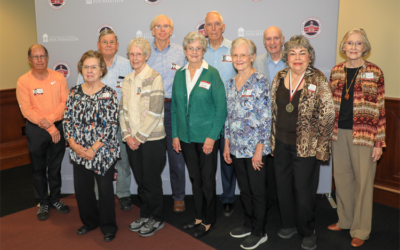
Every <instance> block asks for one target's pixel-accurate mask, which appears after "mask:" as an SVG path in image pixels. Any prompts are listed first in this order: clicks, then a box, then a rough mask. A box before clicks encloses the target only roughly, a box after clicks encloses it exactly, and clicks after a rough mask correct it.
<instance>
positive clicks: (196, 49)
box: [186, 47, 203, 53]
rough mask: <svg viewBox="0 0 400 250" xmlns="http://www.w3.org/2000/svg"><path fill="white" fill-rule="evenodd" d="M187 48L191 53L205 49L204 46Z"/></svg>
mask: <svg viewBox="0 0 400 250" xmlns="http://www.w3.org/2000/svg"><path fill="white" fill-rule="evenodd" d="M186 50H187V51H189V52H190V53H193V52H200V51H203V48H202V47H197V48H193V47H189V48H186Z"/></svg>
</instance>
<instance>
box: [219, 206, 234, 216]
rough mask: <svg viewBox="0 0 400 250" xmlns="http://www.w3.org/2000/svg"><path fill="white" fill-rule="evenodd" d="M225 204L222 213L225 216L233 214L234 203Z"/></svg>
mask: <svg viewBox="0 0 400 250" xmlns="http://www.w3.org/2000/svg"><path fill="white" fill-rule="evenodd" d="M223 206H224V211H223V212H222V214H223V215H224V216H225V217H229V216H231V215H232V214H233V203H225V204H223Z"/></svg>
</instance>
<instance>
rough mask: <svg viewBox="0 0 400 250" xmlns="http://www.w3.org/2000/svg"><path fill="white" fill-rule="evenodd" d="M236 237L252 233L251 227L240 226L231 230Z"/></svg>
mask: <svg viewBox="0 0 400 250" xmlns="http://www.w3.org/2000/svg"><path fill="white" fill-rule="evenodd" d="M230 234H231V236H232V237H234V238H243V237H246V236H249V235H250V234H251V228H245V227H239V228H236V229H233V230H232V231H231V232H230Z"/></svg>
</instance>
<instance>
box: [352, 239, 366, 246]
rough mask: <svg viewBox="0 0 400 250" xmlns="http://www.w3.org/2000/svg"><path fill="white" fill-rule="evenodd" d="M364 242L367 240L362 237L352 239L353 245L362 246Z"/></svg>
mask: <svg viewBox="0 0 400 250" xmlns="http://www.w3.org/2000/svg"><path fill="white" fill-rule="evenodd" d="M364 242H365V240H362V239H359V238H357V237H354V238H353V239H352V240H351V246H352V247H360V246H362V245H363V244H364Z"/></svg>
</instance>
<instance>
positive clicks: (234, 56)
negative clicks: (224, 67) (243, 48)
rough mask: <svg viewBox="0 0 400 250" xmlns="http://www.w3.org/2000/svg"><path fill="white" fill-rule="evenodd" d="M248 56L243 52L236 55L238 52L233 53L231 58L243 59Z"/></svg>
mask: <svg viewBox="0 0 400 250" xmlns="http://www.w3.org/2000/svg"><path fill="white" fill-rule="evenodd" d="M248 56H250V55H245V54H241V55H238V54H234V55H232V58H233V59H239V60H240V59H245V58H246V57H248Z"/></svg>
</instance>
